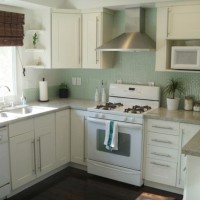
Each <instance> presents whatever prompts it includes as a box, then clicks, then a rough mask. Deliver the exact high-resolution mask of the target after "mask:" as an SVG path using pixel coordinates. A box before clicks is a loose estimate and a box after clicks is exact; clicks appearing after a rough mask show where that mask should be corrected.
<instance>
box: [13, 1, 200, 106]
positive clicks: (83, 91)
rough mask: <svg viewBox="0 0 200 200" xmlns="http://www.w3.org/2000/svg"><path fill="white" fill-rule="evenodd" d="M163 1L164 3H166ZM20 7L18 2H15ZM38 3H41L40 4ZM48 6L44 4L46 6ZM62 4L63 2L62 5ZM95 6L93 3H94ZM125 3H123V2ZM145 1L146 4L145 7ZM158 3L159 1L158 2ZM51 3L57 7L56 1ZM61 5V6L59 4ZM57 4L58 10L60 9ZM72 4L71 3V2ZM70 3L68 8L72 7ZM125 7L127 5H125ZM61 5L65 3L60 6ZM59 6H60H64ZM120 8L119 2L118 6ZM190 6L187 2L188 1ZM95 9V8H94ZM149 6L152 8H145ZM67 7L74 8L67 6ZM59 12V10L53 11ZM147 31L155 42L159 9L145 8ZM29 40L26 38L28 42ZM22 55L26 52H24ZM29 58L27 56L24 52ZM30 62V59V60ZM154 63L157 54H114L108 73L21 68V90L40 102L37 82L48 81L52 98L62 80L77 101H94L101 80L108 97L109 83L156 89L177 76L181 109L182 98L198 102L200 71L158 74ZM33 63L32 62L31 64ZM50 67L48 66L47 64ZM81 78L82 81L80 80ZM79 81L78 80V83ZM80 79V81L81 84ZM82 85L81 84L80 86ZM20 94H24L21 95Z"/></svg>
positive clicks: (119, 23)
mask: <svg viewBox="0 0 200 200" xmlns="http://www.w3.org/2000/svg"><path fill="white" fill-rule="evenodd" d="M163 2H164V1H163ZM16 3H17V4H18V3H19V2H17V1H16ZM38 3H39V2H38ZM45 3H47V2H45V1H44V4H45ZM60 3H62V2H60ZM73 3H75V4H76V3H77V5H75V7H76V8H81V9H82V8H83V6H86V5H87V4H84V5H83V4H81V3H80V2H79V1H73ZM93 3H94V2H93ZM96 3H97V2H95V4H94V5H92V4H90V3H89V5H88V7H84V9H87V8H96V6H97V5H98V7H112V6H117V4H114V3H113V4H112V5H107V4H106V2H104V3H105V4H103V5H99V4H96ZM123 3H124V2H123ZM145 3H146V2H145V1H144V4H145ZM157 3H158V2H157ZM52 4H56V3H55V2H54V3H52ZM58 4H59V3H58ZM58 4H57V5H56V6H55V7H59V6H58ZM69 4H70V3H69ZM69 4H68V5H69ZM124 4H125V3H124ZM61 5H62V4H61ZM61 5H60V7H62V6H61ZM118 5H120V3H118ZM127 5H129V6H130V5H131V2H130V1H127ZM186 5H187V2H186ZM92 6H93V7H92ZM146 6H147V7H149V5H146ZM66 8H71V7H67V5H66ZM45 9H46V10H47V13H48V12H49V10H48V8H45ZM54 11H55V12H57V11H56V10H54ZM145 14H146V27H145V29H146V32H148V34H149V35H150V36H151V37H152V38H153V39H154V41H155V40H156V16H157V10H156V8H151V9H146V13H145ZM124 18H125V16H124V12H122V11H120V12H117V13H116V16H115V19H116V21H115V22H114V23H116V27H117V29H118V30H115V31H116V32H117V33H118V34H119V33H122V32H123V31H124ZM45 30H50V27H48V26H47V27H46V29H45ZM42 34H43V33H41V40H42V39H43V40H47V43H48V41H50V37H47V36H48V33H47V34H46V33H45V36H46V37H45V39H44V38H42V37H44V36H42ZM25 40H27V38H26V39H25ZM46 49H47V53H46V52H45V54H47V55H46V57H42V58H44V59H46V60H45V61H44V62H46V63H48V62H49V60H48V55H50V50H49V49H50V47H48V46H47V47H46ZM22 54H23V53H22ZM24 54H25V55H27V53H24ZM22 58H23V62H28V60H26V58H24V57H22ZM30 60H31V58H30ZM155 60H156V53H155V51H149V52H116V53H115V59H114V61H115V64H114V66H113V68H109V69H105V70H97V69H46V70H44V69H31V68H30V69H29V68H28V69H26V76H25V77H23V76H22V71H21V70H22V69H21V66H20V65H19V71H18V73H19V76H20V77H21V79H20V80H19V81H21V84H20V85H21V87H22V85H23V90H24V95H25V96H26V98H27V102H31V101H37V100H38V82H39V81H40V80H41V79H42V78H43V77H45V78H46V79H47V80H48V82H49V97H50V98H53V97H55V96H56V91H57V90H58V87H59V84H60V83H61V82H63V81H66V82H67V85H68V86H69V88H70V97H71V98H76V99H85V100H93V99H94V93H95V90H96V88H100V87H101V84H102V80H103V83H104V87H105V90H106V94H107V95H108V90H109V85H110V83H114V82H116V81H117V80H120V81H122V83H129V84H139V83H141V84H148V83H149V82H154V84H155V85H156V86H160V87H161V88H163V87H164V86H165V85H166V83H167V81H168V80H169V79H170V78H171V77H174V78H176V79H180V80H181V81H182V82H183V83H184V87H185V93H184V95H183V96H182V98H181V101H182V102H181V108H183V99H184V96H187V95H190V96H193V98H194V100H195V101H197V100H198V99H199V94H198V92H197V91H198V85H199V79H198V72H170V70H169V71H161V70H160V72H159V71H156V72H155V65H156V63H155ZM31 64H32V63H31ZM46 65H47V66H48V64H46ZM72 78H74V79H75V82H73V83H72ZM80 78H81V79H80ZM78 80H79V81H78ZM80 80H81V81H80ZM78 82H79V83H78ZM19 95H21V93H20V94H19ZM165 101H166V100H165V97H164V96H163V95H162V99H161V106H162V107H166V103H165Z"/></svg>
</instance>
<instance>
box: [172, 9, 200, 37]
mask: <svg viewBox="0 0 200 200" xmlns="http://www.w3.org/2000/svg"><path fill="white" fill-rule="evenodd" d="M199 19H200V5H189V6H188V5H187V6H174V7H171V8H169V20H168V37H169V38H174V39H199V38H200V25H199Z"/></svg>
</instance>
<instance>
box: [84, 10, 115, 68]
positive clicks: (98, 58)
mask: <svg viewBox="0 0 200 200" xmlns="http://www.w3.org/2000/svg"><path fill="white" fill-rule="evenodd" d="M113 20H114V18H113V13H112V12H111V11H109V10H107V9H97V10H87V11H84V12H83V15H82V21H83V27H82V30H83V34H82V41H83V46H82V52H83V53H82V55H83V63H82V67H83V68H93V69H103V68H109V67H112V64H113V53H112V52H100V51H96V48H97V47H99V46H100V45H102V44H103V43H106V42H107V41H109V40H110V39H112V32H113V28H112V27H113Z"/></svg>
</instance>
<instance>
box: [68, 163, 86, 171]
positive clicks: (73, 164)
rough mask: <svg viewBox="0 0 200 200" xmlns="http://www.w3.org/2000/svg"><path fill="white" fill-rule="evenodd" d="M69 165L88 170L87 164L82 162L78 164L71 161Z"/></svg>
mask: <svg viewBox="0 0 200 200" xmlns="http://www.w3.org/2000/svg"><path fill="white" fill-rule="evenodd" d="M69 166H70V167H74V168H76V169H80V170H83V171H87V166H86V165H81V164H77V163H73V162H70V163H69Z"/></svg>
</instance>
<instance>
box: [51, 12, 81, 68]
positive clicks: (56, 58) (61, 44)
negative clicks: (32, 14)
mask: <svg viewBox="0 0 200 200" xmlns="http://www.w3.org/2000/svg"><path fill="white" fill-rule="evenodd" d="M81 34H82V33H81V13H80V12H79V11H78V10H64V9H53V11H52V68H81Z"/></svg>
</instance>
